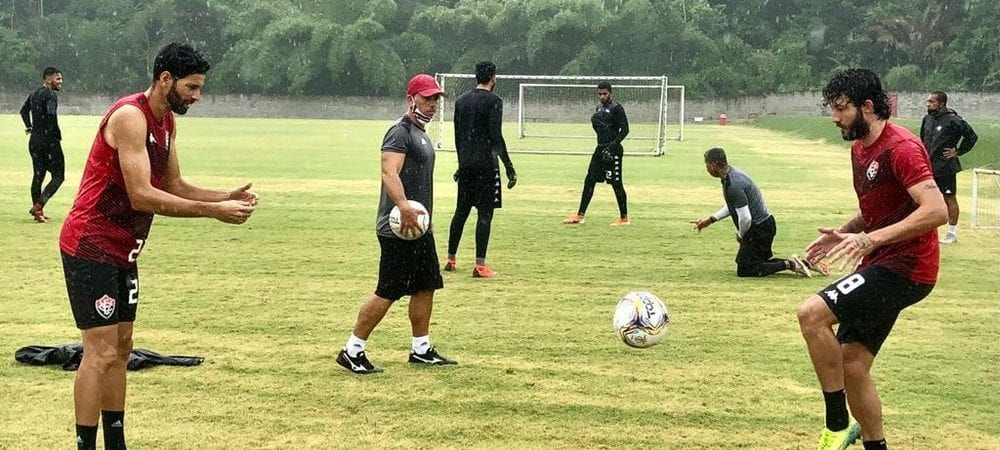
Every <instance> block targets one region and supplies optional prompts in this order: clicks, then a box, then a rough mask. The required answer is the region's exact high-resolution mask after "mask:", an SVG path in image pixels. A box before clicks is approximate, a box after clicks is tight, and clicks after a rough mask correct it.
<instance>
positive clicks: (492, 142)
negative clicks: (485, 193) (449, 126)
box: [455, 88, 510, 169]
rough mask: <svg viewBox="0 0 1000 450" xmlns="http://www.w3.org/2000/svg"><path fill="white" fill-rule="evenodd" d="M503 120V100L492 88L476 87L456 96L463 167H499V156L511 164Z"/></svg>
mask: <svg viewBox="0 0 1000 450" xmlns="http://www.w3.org/2000/svg"><path fill="white" fill-rule="evenodd" d="M502 122H503V100H502V99H500V97H499V96H497V95H496V94H494V93H492V92H490V91H487V90H485V89H479V88H476V89H473V90H471V91H469V92H466V93H464V94H462V95H460V96H459V97H458V99H457V100H455V146H456V148H457V150H458V167H459V169H496V168H497V157H500V160H501V161H503V165H504V167H510V155H508V154H507V142H506V141H504V139H503V132H502V131H501V125H502Z"/></svg>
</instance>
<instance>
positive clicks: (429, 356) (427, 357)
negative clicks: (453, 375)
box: [409, 347, 458, 366]
mask: <svg viewBox="0 0 1000 450" xmlns="http://www.w3.org/2000/svg"><path fill="white" fill-rule="evenodd" d="M409 361H410V364H425V365H428V366H444V365H449V364H458V361H455V360H454V359H448V358H445V357H444V356H441V354H440V353H438V352H437V350H436V349H435V348H434V347H431V348H429V349H428V350H427V351H426V352H424V353H417V352H414V351H411V352H410V359H409Z"/></svg>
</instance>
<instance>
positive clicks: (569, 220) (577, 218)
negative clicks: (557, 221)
mask: <svg viewBox="0 0 1000 450" xmlns="http://www.w3.org/2000/svg"><path fill="white" fill-rule="evenodd" d="M583 222H584V220H583V216H581V215H579V214H570V215H568V216H566V218H565V219H563V223H564V224H566V225H583Z"/></svg>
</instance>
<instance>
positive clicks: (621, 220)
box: [611, 217, 632, 227]
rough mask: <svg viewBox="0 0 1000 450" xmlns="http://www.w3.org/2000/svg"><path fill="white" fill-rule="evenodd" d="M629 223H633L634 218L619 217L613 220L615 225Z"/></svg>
mask: <svg viewBox="0 0 1000 450" xmlns="http://www.w3.org/2000/svg"><path fill="white" fill-rule="evenodd" d="M628 225H632V219H629V218H628V217H624V218H619V219H618V220H616V221H614V222H611V226H613V227H624V226H628Z"/></svg>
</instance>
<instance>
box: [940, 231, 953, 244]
mask: <svg viewBox="0 0 1000 450" xmlns="http://www.w3.org/2000/svg"><path fill="white" fill-rule="evenodd" d="M938 242H940V243H942V244H954V243H956V242H958V235H956V234H954V233H948V234H945V235H944V237H943V238H941V239H940V240H939V241H938Z"/></svg>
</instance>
